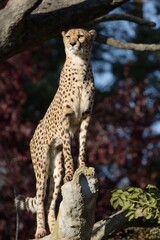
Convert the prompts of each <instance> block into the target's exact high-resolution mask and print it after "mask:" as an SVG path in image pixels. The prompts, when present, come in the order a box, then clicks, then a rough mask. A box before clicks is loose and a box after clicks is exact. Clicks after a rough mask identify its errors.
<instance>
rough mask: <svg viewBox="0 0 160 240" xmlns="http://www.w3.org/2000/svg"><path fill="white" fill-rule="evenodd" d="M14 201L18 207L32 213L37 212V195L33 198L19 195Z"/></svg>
mask: <svg viewBox="0 0 160 240" xmlns="http://www.w3.org/2000/svg"><path fill="white" fill-rule="evenodd" d="M14 203H15V206H16V208H17V209H20V210H27V211H31V212H32V213H35V212H37V203H36V197H34V198H31V197H25V196H22V195H19V196H17V197H16V198H15V199H14Z"/></svg>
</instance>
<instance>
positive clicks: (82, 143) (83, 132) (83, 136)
mask: <svg viewBox="0 0 160 240" xmlns="http://www.w3.org/2000/svg"><path fill="white" fill-rule="evenodd" d="M89 121H90V113H89V114H86V113H84V115H83V117H82V121H81V126H80V133H79V158H78V162H79V166H80V167H81V166H85V153H86V141H87V129H88V125H89Z"/></svg>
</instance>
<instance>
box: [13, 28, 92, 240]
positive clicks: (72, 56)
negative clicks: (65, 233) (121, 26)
mask: <svg viewBox="0 0 160 240" xmlns="http://www.w3.org/2000/svg"><path fill="white" fill-rule="evenodd" d="M62 36H63V41H64V46H65V52H66V61H65V64H64V67H63V69H62V72H61V76H60V83H59V88H58V90H57V93H56V95H55V97H54V99H53V101H52V102H51V104H50V106H49V108H48V110H47V112H46V114H45V116H44V118H43V119H42V120H41V121H40V123H39V125H38V126H37V128H36V130H35V133H34V135H33V138H32V140H31V142H30V151H31V158H32V163H33V167H34V172H35V176H36V197H35V198H26V199H24V198H23V197H22V196H21V197H18V198H16V200H15V203H16V206H17V207H19V208H21V209H30V210H31V211H32V212H36V213H37V230H36V234H35V237H36V239H38V238H41V237H43V236H44V235H45V234H46V230H45V216H44V198H45V195H46V187H47V179H48V177H50V191H49V196H50V197H49V199H50V206H49V209H48V225H49V229H50V232H52V231H53V227H54V223H55V206H56V200H57V196H58V193H59V191H60V186H61V181H62V172H63V165H64V168H65V177H64V181H65V182H66V181H70V180H72V177H73V159H72V155H71V138H72V137H73V136H74V133H75V131H76V130H77V129H78V128H79V130H80V131H79V158H78V162H79V165H80V166H82V165H85V146H86V134H87V127H88V124H89V120H90V116H91V111H92V105H93V100H94V83H93V74H92V68H91V65H90V53H91V47H92V42H93V40H94V38H95V31H94V30H90V31H85V30H83V29H71V30H69V31H67V32H62Z"/></svg>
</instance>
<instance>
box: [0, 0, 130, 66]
mask: <svg viewBox="0 0 160 240" xmlns="http://www.w3.org/2000/svg"><path fill="white" fill-rule="evenodd" d="M127 1H129V0H101V1H99V0H92V1H91V0H71V1H66V0H62V1H52V0H46V1H42V3H41V4H40V5H39V7H38V8H37V9H36V10H34V12H32V14H29V13H30V12H31V11H32V10H33V9H34V8H35V7H36V6H37V5H38V4H39V3H40V2H41V0H33V1H30V0H25V1H21V0H12V1H9V2H8V4H7V5H6V6H5V8H3V9H2V10H1V14H0V62H2V61H4V60H5V59H7V58H9V57H11V56H13V55H15V54H17V53H19V52H22V51H24V50H26V49H28V48H31V47H34V46H36V45H38V44H41V43H42V42H44V41H46V40H48V39H51V38H53V37H57V36H58V35H60V33H61V31H62V30H66V29H69V28H73V27H84V26H85V25H86V23H87V22H89V21H92V20H93V19H95V18H98V17H100V16H103V15H105V14H107V13H109V12H110V11H112V10H113V9H115V8H117V7H118V6H120V5H122V4H123V3H125V2H127ZM23 4H24V7H23ZM30 4H33V8H32V7H30V6H29V5H30ZM26 14H27V16H26ZM12 18H13V20H12ZM22 19H23V21H22ZM6 21H7V22H6ZM20 23H23V24H20ZM11 26H13V27H11ZM15 26H18V27H16V31H14V30H13V29H14V28H15Z"/></svg>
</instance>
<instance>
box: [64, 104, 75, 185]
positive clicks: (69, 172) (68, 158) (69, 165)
mask: <svg viewBox="0 0 160 240" xmlns="http://www.w3.org/2000/svg"><path fill="white" fill-rule="evenodd" d="M72 113H73V111H72V109H71V108H70V107H69V106H68V105H67V109H66V111H65V114H64V117H63V121H62V125H63V156H64V166H65V177H64V182H67V181H71V180H72V178H73V158H72V155H71V136H70V121H69V120H70V116H71V114H72Z"/></svg>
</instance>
